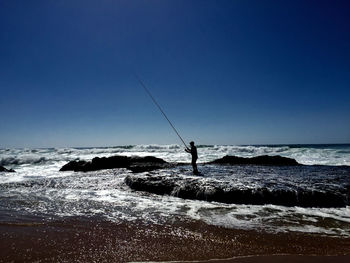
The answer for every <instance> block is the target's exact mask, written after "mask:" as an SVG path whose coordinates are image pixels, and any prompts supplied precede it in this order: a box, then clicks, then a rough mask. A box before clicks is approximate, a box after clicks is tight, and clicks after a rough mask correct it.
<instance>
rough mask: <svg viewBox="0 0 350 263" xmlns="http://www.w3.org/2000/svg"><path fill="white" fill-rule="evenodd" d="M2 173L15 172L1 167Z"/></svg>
mask: <svg viewBox="0 0 350 263" xmlns="http://www.w3.org/2000/svg"><path fill="white" fill-rule="evenodd" d="M0 172H6V173H14V172H15V170H13V169H6V168H5V167H3V166H1V165H0Z"/></svg>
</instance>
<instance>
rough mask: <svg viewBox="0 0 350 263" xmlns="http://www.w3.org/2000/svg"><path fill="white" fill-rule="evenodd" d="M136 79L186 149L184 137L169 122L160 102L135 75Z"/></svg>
mask: <svg viewBox="0 0 350 263" xmlns="http://www.w3.org/2000/svg"><path fill="white" fill-rule="evenodd" d="M135 77H136V79H137V80H138V81H139V82H140V84H141V86H142V87H143V89H144V90H145V91H146V93H147V94H148V95H149V96H150V97H151V99H152V101H153V103H154V104H155V105H156V106H157V107H158V109H159V110H160V112H161V113H162V114H163V116H164V117H165V119H166V120H167V121H168V122H169V124H170V126H171V127H172V128H173V130H174V131H175V133H176V134H177V136H179V138H180V140H181V141H182V143H183V144H184V145H185V147H186V148H188V147H187V145H186V143H185V141H184V140H183V139H182V137H181V136H180V134H179V132H178V131H177V130H176V128H175V126H174V125H173V124H172V123H171V121H170V120H169V118H168V116H166V114H165V112H164V111H163V109H162V108H161V107H160V105H159V104H158V102H157V101H156V100H155V98H154V97H153V95H152V93H151V92H150V91H149V90H148V89H147V87H146V85H145V84H144V83H143V81H142V80H141V79H140V78H139V77H138V76H137V75H136V74H135Z"/></svg>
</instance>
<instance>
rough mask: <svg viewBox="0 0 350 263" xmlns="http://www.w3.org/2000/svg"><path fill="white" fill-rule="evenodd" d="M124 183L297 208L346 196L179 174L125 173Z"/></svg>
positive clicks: (341, 201) (340, 202)
mask: <svg viewBox="0 0 350 263" xmlns="http://www.w3.org/2000/svg"><path fill="white" fill-rule="evenodd" d="M125 183H126V184H127V185H128V186H129V187H130V188H131V189H134V190H136V191H145V192H149V193H154V194H159V195H171V196H176V197H180V198H183V199H194V200H205V201H215V202H221V203H227V204H251V205H264V204H274V205H283V206H301V207H345V206H346V205H349V202H348V201H347V197H346V196H344V195H341V194H337V193H333V192H325V191H313V190H305V189H304V190H302V189H300V190H297V191H295V190H288V189H267V188H258V189H250V188H236V187H234V186H228V185H227V184H225V183H223V184H220V183H218V182H215V181H210V180H201V179H194V178H183V177H180V176H173V177H167V176H159V175H149V174H146V175H145V174H143V175H129V176H127V177H126V178H125Z"/></svg>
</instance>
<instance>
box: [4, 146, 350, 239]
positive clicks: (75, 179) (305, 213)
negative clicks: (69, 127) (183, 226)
mask: <svg viewBox="0 0 350 263" xmlns="http://www.w3.org/2000/svg"><path fill="white" fill-rule="evenodd" d="M198 154H199V160H198V163H199V170H200V171H202V172H203V174H204V176H202V177H195V176H193V175H192V174H191V169H192V168H191V166H190V165H185V166H183V167H175V168H172V169H170V170H169V169H167V170H158V171H153V172H152V173H153V174H155V175H159V176H164V177H169V178H171V177H173V176H178V177H179V178H180V179H181V180H188V179H191V180H198V181H199V183H201V184H203V185H204V186H206V185H208V184H214V185H215V184H217V185H227V186H231V187H238V188H239V187H241V188H247V189H248V188H249V189H253V190H254V189H261V188H267V189H288V190H290V191H296V192H297V191H306V190H308V191H313V190H315V191H316V190H317V191H321V192H326V193H328V192H330V193H337V194H340V195H341V196H342V197H343V199H344V203H345V205H343V206H341V207H322V206H321V207H298V206H292V207H287V206H283V205H273V204H264V205H247V204H225V203H220V202H208V201H200V200H188V199H182V198H178V197H176V195H174V196H171V195H164V196H161V195H155V194H151V193H146V192H137V191H133V190H132V189H130V188H129V187H128V186H127V185H126V184H125V182H124V179H125V177H126V176H128V175H131V176H133V174H132V173H131V172H130V171H129V170H127V169H111V170H101V171H94V172H86V173H83V172H70V171H68V172H59V169H60V168H61V167H62V166H63V165H64V164H66V163H67V162H68V161H72V160H91V159H92V158H94V157H96V156H98V157H103V156H105V157H108V156H113V155H127V156H155V157H159V158H162V159H164V160H166V161H168V162H187V163H189V162H190V156H189V155H188V154H187V153H186V152H185V151H184V149H183V147H182V146H180V145H134V146H132V145H130V146H117V147H100V148H47V149H42V148H40V149H39V148H38V149H0V165H2V166H5V167H6V168H13V169H14V170H16V173H0V223H1V222H2V223H16V222H33V221H42V220H44V221H45V220H46V221H47V220H56V219H57V218H66V217H76V216H84V217H94V216H99V217H103V218H105V219H106V220H111V221H115V222H119V221H125V220H126V221H135V220H142V221H146V222H152V223H156V224H164V223H166V222H172V221H174V220H201V221H204V222H206V223H208V224H212V225H218V226H225V227H228V228H242V229H257V230H264V231H268V232H310V233H319V234H322V235H331V236H350V206H349V197H350V145H265V146H253V145H248V146H230V145H202V146H198ZM225 155H236V156H242V157H253V156H259V155H281V156H285V157H290V158H294V159H296V160H297V161H298V162H299V163H301V164H305V165H308V166H306V167H302V168H298V169H296V168H292V167H282V168H281V167H280V168H273V167H259V166H254V167H252V166H248V167H244V166H237V167H236V166H218V165H204V164H203V163H205V162H208V161H212V160H214V159H217V158H221V157H223V156H225Z"/></svg>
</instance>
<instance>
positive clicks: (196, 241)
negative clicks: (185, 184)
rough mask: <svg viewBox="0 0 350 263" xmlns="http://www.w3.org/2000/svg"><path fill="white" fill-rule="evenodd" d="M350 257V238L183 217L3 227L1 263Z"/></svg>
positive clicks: (338, 259)
mask: <svg viewBox="0 0 350 263" xmlns="http://www.w3.org/2000/svg"><path fill="white" fill-rule="evenodd" d="M252 255H254V256H252ZM300 255H302V256H300ZM314 255H317V256H316V257H317V258H314V257H312V256H314ZM343 255H348V256H345V257H343ZM349 255H350V238H344V237H329V236H321V235H317V234H306V233H278V234H272V233H266V232H263V231H258V230H239V229H227V228H223V227H217V226H212V225H207V224H205V223H203V222H199V221H183V220H181V218H174V220H173V221H172V222H165V223H164V224H161V225H160V224H152V223H146V222H142V221H137V222H124V221H120V222H116V223H114V222H109V221H106V220H102V219H99V218H87V217H80V218H65V219H59V220H55V221H51V222H40V223H39V222H26V223H0V262H11V261H20V262H23V261H26V262H33V261H40V262H57V261H60V262H62V261H64V262H91V261H98V262H208V263H209V262H214V263H216V262H217V263H222V262H232V263H234V262H247V263H249V262H283V263H286V262H288V259H296V258H295V257H298V260H299V261H297V262H316V261H317V262H345V261H342V260H343V259H344V258H345V259H346V262H348V260H349V258H350V256H349ZM329 256H331V257H335V258H329ZM281 257H282V258H283V259H281ZM328 259H332V260H333V261H325V260H328ZM262 260H266V261H262ZM305 260H306V261H305ZM315 260H316V261H315ZM320 260H321V261H320ZM322 260H323V261H322ZM334 260H336V261H334ZM290 262H294V261H290Z"/></svg>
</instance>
